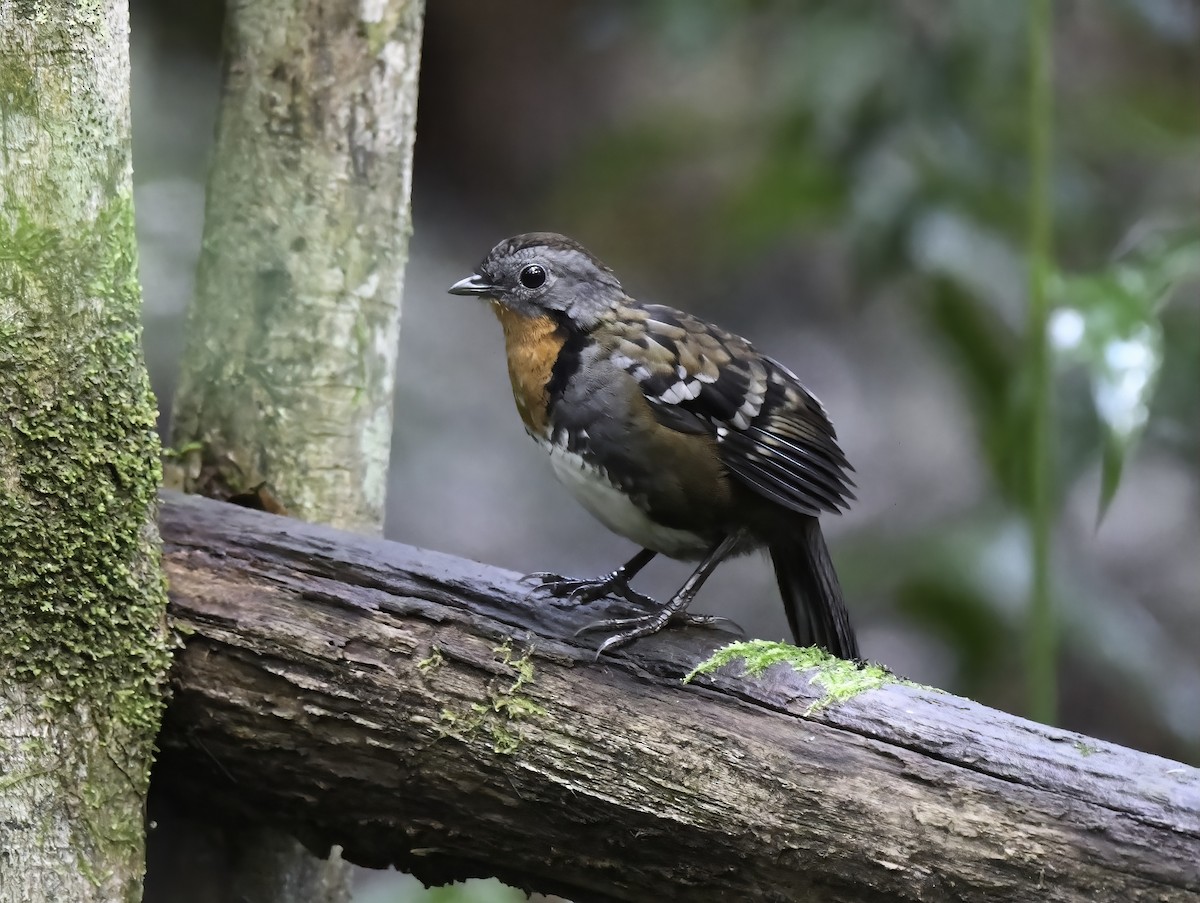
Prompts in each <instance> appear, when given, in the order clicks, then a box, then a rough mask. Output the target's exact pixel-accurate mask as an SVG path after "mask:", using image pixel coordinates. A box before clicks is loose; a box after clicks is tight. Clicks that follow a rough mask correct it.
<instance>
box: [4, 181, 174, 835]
mask: <svg viewBox="0 0 1200 903" xmlns="http://www.w3.org/2000/svg"><path fill="white" fill-rule="evenodd" d="M0 296H2V297H3V299H5V300H4V301H3V302H2V303H0V373H3V377H2V378H0V424H2V425H3V431H2V432H0V481H2V485H0V490H2V491H0V548H3V549H4V555H3V556H0V598H2V599H3V603H2V605H0V607H2V609H3V613H4V619H5V629H4V630H3V631H0V673H3V674H4V677H5V679H6V680H14V681H23V682H27V683H29V684H31V685H34V686H37V687H39V688H44V691H43V692H42V693H41V698H42V699H43V700H44V702H45V704H46V705H47V707H48V708H49V709H51V710H53V711H51V712H49V713H48V714H54V713H55V712H64V711H68V710H70V709H72V708H73V707H75V706H76V704H77V703H85V704H87V706H86V707H87V708H88V709H89V710H90V711H91V712H92V713H93V717H95V718H103V719H104V720H106V721H107V722H108V723H107V724H104V725H98V727H100V731H99V732H100V735H101V736H106V737H109V738H110V739H111V742H112V743H113V744H114V745H119V750H120V752H119V758H120V760H121V761H122V762H125V763H138V764H139V765H140V766H144V769H143V770H142V772H141V773H139V774H131V775H129V777H130V778H132V779H134V780H135V781H136V782H137V784H138V786H139V787H140V788H142V789H144V786H145V783H146V781H147V780H148V769H149V762H150V755H151V751H152V748H153V738H154V734H155V732H156V730H157V726H158V722H159V719H160V715H161V708H162V687H161V680H162V677H163V675H165V673H166V669H167V666H168V664H169V655H168V651H167V647H166V640H165V633H164V630H163V619H164V613H165V604H166V596H165V587H164V584H163V578H162V577H161V572H160V569H159V559H158V544H157V541H156V538H155V534H154V525H153V511H154V498H155V492H156V490H157V486H158V483H159V479H160V474H159V470H158V465H157V463H156V462H157V460H158V441H157V438H156V434H155V406H154V401H153V397H152V396H151V394H150V389H149V384H148V382H147V379H146V375H145V368H144V367H143V366H142V358H141V348H140V332H139V328H138V312H139V307H140V292H139V289H138V285H137V278H136V255H135V252H134V245H133V204H132V198H131V197H130V196H129V195H128V194H125V195H123V196H118V197H114V198H112V199H110V200H109V201H108V202H107V203H106V205H105V206H104V207H103V208H102V209H101V210H100V211H99V214H98V216H97V218H96V220H95V221H94V222H89V223H86V224H81V225H80V227H79V229H78V232H77V233H76V234H71V233H70V232H67V231H61V230H58V229H53V228H48V227H45V226H40V225H38V224H37V223H35V222H34V220H33V219H32V217H30V216H28V215H26V214H25V212H24V211H23V210H21V209H20V208H16V209H14V205H12V204H7V205H6V206H5V209H3V210H2V211H0ZM106 830H107V829H106Z"/></svg>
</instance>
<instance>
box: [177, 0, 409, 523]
mask: <svg viewBox="0 0 1200 903" xmlns="http://www.w3.org/2000/svg"><path fill="white" fill-rule="evenodd" d="M421 14H422V5H421V3H420V2H419V0H377V2H370V3H357V2H355V3H350V2H345V0H343V2H337V3H323V2H319V0H308V2H304V3H299V4H297V3H295V2H294V0H250V2H246V3H236V4H232V5H231V7H230V11H229V16H230V20H229V23H228V25H227V29H226V46H225V56H226V59H225V65H224V70H225V83H224V86H223V89H222V99H221V109H220V114H219V119H218V124H217V141H216V148H215V150H214V156H213V166H212V171H211V173H210V175H209V183H208V201H207V207H206V209H205V221H204V250H203V254H202V256H201V259H200V270H199V273H198V278H197V288H196V298H195V301H194V302H193V304H192V308H191V311H190V314H189V317H188V326H187V330H188V332H187V336H188V339H187V341H188V345H187V352H186V355H185V358H184V363H183V372H182V374H181V379H180V387H179V392H178V394H177V395H176V397H175V406H174V412H173V418H172V419H173V428H172V431H171V437H172V445H173V446H174V447H175V449H176V450H185V453H184V455H183V457H182V462H183V467H182V470H181V472H179V473H178V474H177V478H176V480H175V482H176V483H182V488H185V489H186V490H188V491H196V492H200V493H201V494H203V495H209V496H215V497H220V498H228V497H230V496H239V495H247V494H251V493H256V492H260V489H261V490H263V498H264V502H265V504H267V505H268V506H271V505H273V504H278V505H279V506H280V507H282V508H283V509H285V510H287V511H288V512H289V513H290V514H291V515H293V516H295V517H299V518H303V519H304V520H312V521H321V522H324V523H329V524H333V525H335V526H338V527H343V528H345V529H349V530H356V531H359V532H364V533H378V532H379V531H380V530H381V529H382V525H383V504H384V494H385V491H386V480H387V467H388V455H389V447H390V442H391V435H392V388H393V381H394V372H395V364H396V354H397V348H398V340H399V328H400V296H401V291H402V289H403V281H404V268H405V264H406V263H407V260H408V235H409V231H410V214H409V203H408V202H409V189H410V185H411V181H412V142H413V136H414V134H415V132H414V127H415V123H416V104H417V69H418V62H419V59H420V40H421V21H422V20H421ZM264 484H265V486H264Z"/></svg>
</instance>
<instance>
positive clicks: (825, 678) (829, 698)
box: [683, 640, 915, 714]
mask: <svg viewBox="0 0 1200 903" xmlns="http://www.w3.org/2000/svg"><path fill="white" fill-rule="evenodd" d="M735 662H740V663H741V665H742V671H741V676H742V677H755V676H757V675H759V674H762V673H763V672H764V671H766V670H767V669H768V668H772V667H774V666H775V665H789V666H791V668H792V669H793V670H795V671H798V672H800V673H802V674H806V675H807V676H808V678H809V679H810V680H811V681H812V683H813V684H814V685H815V686H817V687H820V688H821V689H822V690H823V691H824V695H823V696H822V697H821V698H820V699H818V700H817V701H816V702H814V703H812V705H810V706H809V707H808V709H807V711H806V712H805V714H811V713H812V712H816V711H819V710H821V709H824V708H828V707H829V706H831V705H834V704H836V703H840V702H845V701H846V700H848V699H853V698H854V697H855V696H858V695H859V694H861V693H865V692H867V691H868V690H875V689H878V688H879V687H884V686H888V685H891V684H906V685H909V686H915V684H912V683H911V682H910V681H906V680H904V679H902V678H899V677H897V676H896V675H894V674H892V672H890V671H888V670H887V669H886V668H884V667H883V666H882V665H876V664H869V663H859V662H848V661H845V660H843V659H840V658H838V657H837V656H834V655H830V654H829V653H828V652H826V651H824V650H823V649H818V648H817V647H815V646H806V647H797V646H791V645H789V644H787V643H774V642H769V641H767V640H747V641H745V642H739V643H730V644H729V645H728V646H722V647H721V648H720V649H718V650H717V651H716V652H714V653H713V654H712V655H711V656H710V657H709V658H708V659H707V660H705V661H703V662H701V663H700V664H699V665H697V666H696V667H695V668H693V669H692V671H691V673H689V674H688V675H687V676H686V677H685V678H684V679H683V682H684V683H688V682H690V681H691V680H692V679H693V678H695V677H696V675H698V674H711V673H713V672H714V671H717V670H718V669H720V668H724V667H725V666H727V665H732V664H734V663H735Z"/></svg>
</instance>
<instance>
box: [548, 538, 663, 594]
mask: <svg viewBox="0 0 1200 903" xmlns="http://www.w3.org/2000/svg"><path fill="white" fill-rule="evenodd" d="M657 554H658V553H657V552H654V551H652V550H650V549H642V550H641V551H640V552H638V553H637V554H636V555H634V556H633V557H632V558H630V559H629V560H628V561H627V562H625V563H624V564H623V565H621V566H620V567H619V568H617V569H616V570H615V571H613V572H612V573H611V574H609V575H608V576H607V577H599V578H595V579H592V580H574V579H571V578H569V577H563V576H561V575H559V574H530V575H529V577H528V578H527V579H534V580H537V581H538V589H541V590H545V591H546V592H548V593H550V595H552V596H556V597H558V598H560V599H569V600H570V601H572V602H579V603H583V602H594V601H595V600H596V599H602V598H604V597H605V596H607V595H608V594H609V593H616V594H617V595H618V596H621V597H622V598H623V599H626V600H628V601H629V602H633V603H634V604H635V605H641V606H643V607H645V608H654V607H655V606H656V605H657V604H658V603H657V602H655V601H654V600H653V599H651V598H650V597H649V596H646V595H643V594H642V593H639V592H637V591H636V590H634V589H633V588H632V587H631V586H630V585H629V581H630V580H632V579H633V578H634V577H635V576H636V575H637V573H638V571H640V570H641V569H642V568H644V567H645V566H646V565H648V564H649V563H650V561H651V559H653V558H654V556H655V555H657Z"/></svg>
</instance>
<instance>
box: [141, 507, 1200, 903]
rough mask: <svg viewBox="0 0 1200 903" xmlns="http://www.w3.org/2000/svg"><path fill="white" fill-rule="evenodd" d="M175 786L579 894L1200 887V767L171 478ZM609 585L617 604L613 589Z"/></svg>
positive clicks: (317, 829) (997, 896)
mask: <svg viewBox="0 0 1200 903" xmlns="http://www.w3.org/2000/svg"><path fill="white" fill-rule="evenodd" d="M160 524H161V529H162V533H163V536H164V540H165V542H166V568H167V573H168V576H169V578H170V581H171V594H172V611H171V614H172V618H173V622H174V625H175V627H176V629H177V630H178V631H179V632H180V634H181V635H182V636H183V638H184V641H185V648H184V649H183V650H182V652H181V653H180V654H179V656H178V658H177V662H176V669H175V675H174V680H175V698H174V703H173V705H172V707H171V709H170V712H169V713H168V718H167V724H166V727H165V728H164V732H163V735H162V737H161V738H160V744H161V747H162V758H161V761H160V765H159V770H158V773H157V775H156V780H157V781H159V786H160V787H162V788H166V789H168V790H169V791H170V792H171V793H172V794H174V795H175V796H176V797H177V798H178V799H180V800H184V801H188V802H189V804H190V805H191V806H192V807H197V808H204V809H216V810H219V811H222V812H225V813H228V814H232V815H235V816H241V817H245V818H247V819H250V820H256V821H262V820H268V821H271V822H273V823H275V824H277V825H280V826H286V827H287V828H288V830H291V831H293V832H295V833H296V834H297V835H298V836H300V837H302V838H303V839H304V840H305V841H306V842H307V843H308V844H309V845H310V847H312V848H313V849H316V850H318V851H320V850H324V849H327V848H328V847H329V846H330V845H331V844H341V845H342V846H343V847H344V850H345V856H346V857H347V858H349V859H351V860H352V861H357V862H360V863H363V864H366V865H372V866H383V865H387V864H389V863H394V864H397V865H400V866H402V867H404V868H406V869H409V870H411V871H412V872H414V873H415V874H416V875H417V876H418V877H420V878H422V880H425V881H427V882H432V883H440V882H445V881H449V880H455V879H461V878H465V877H469V876H473V875H496V876H497V877H500V878H502V879H504V880H506V881H508V882H509V883H512V884H515V885H518V886H522V887H525V888H531V889H538V890H546V891H554V892H560V893H564V894H569V895H570V896H571V897H572V898H573V899H576V900H645V899H652V898H663V897H664V896H666V897H669V898H670V899H690V900H710V899H718V898H719V899H742V900H777V899H783V898H788V899H794V898H809V897H814V898H815V897H819V898H821V899H825V900H834V901H851V900H867V899H869V900H872V901H879V900H914V899H921V900H927V901H937V900H961V899H979V900H1007V899H1017V898H1024V897H1027V896H1029V895H1030V893H1031V890H1030V889H1031V888H1034V887H1036V888H1037V892H1036V893H1037V896H1038V898H1039V899H1042V900H1077V899H1089V900H1101V901H1103V900H1114V901H1115V900H1121V901H1124V900H1130V899H1142V898H1147V899H1148V898H1153V899H1155V900H1184V899H1194V897H1195V895H1196V893H1197V892H1200V876H1198V875H1197V874H1196V871H1195V856H1194V853H1195V849H1196V846H1197V843H1200V772H1198V771H1197V770H1195V769H1192V768H1189V767H1187V766H1184V765H1180V764H1178V763H1175V762H1170V761H1168V760H1165V759H1160V758H1157V757H1154V756H1149V755H1145V754H1141V753H1137V752H1134V751H1131V750H1127V749H1123V748H1121V747H1117V746H1114V745H1112V744H1108V743H1104V742H1102V741H1100V740H1093V739H1090V738H1086V737H1082V736H1080V735H1077V734H1072V733H1068V732H1065V731H1061V730H1057V729H1054V728H1047V727H1042V726H1040V725H1036V724H1033V723H1030V722H1027V721H1024V720H1022V719H1019V718H1016V717H1013V716H1010V715H1006V714H1003V713H1000V712H997V711H993V710H990V709H986V708H984V707H982V706H979V705H976V704H974V703H971V702H969V701H967V700H964V699H959V698H956V697H953V696H950V695H947V694H942V693H938V692H936V691H932V690H928V689H924V688H919V687H913V686H908V685H902V684H899V683H894V684H890V685H885V686H883V687H880V688H878V689H875V690H872V691H871V692H870V693H868V694H865V695H860V696H857V697H854V698H851V699H849V700H846V701H841V702H838V703H836V704H831V703H830V700H829V699H828V698H826V697H825V695H824V691H823V690H822V688H821V686H819V685H818V684H817V683H816V682H814V681H813V680H812V679H811V678H812V677H813V674H812V673H811V672H809V673H808V674H804V673H796V672H795V671H793V670H792V669H791V668H790V667H787V666H777V667H775V668H772V669H771V670H769V671H767V672H765V673H764V674H763V675H761V676H759V677H753V678H751V677H739V676H737V673H736V672H737V668H736V667H734V668H733V669H732V670H730V669H724V670H723V671H721V672H718V673H717V674H716V675H714V676H711V677H707V678H701V679H699V680H698V681H697V684H696V685H684V684H682V683H681V681H680V678H681V677H682V675H684V674H686V673H687V672H688V671H689V670H690V669H691V668H692V667H693V666H694V665H695V664H696V663H698V662H699V661H700V660H701V659H702V658H704V657H705V655H706V652H707V647H708V646H710V645H711V644H712V640H713V637H712V635H711V634H709V633H703V632H697V631H672V632H670V633H669V634H668V635H666V636H659V637H655V638H652V639H650V640H647V641H643V642H639V643H638V644H636V645H635V646H634V647H633V648H632V649H630V650H629V651H628V652H627V653H622V654H620V655H618V656H615V657H612V658H605V659H604V660H603V661H602V662H600V663H594V662H593V655H594V654H593V652H592V651H591V650H589V649H585V648H582V647H580V646H578V645H576V644H575V642H574V641H573V640H572V639H571V637H572V634H573V631H574V630H575V629H576V628H577V627H578V626H579V625H580V624H581V623H583V622H585V621H587V620H590V619H591V618H593V617H596V616H597V615H598V614H601V613H603V611H604V609H603V608H602V607H595V606H591V607H589V608H588V609H587V610H585V611H583V612H580V611H576V610H574V609H571V608H563V607H559V606H556V605H554V604H551V603H549V602H546V601H538V602H533V601H530V600H529V599H528V598H527V597H528V593H529V591H528V587H527V586H525V585H522V584H520V583H519V582H517V581H516V580H515V579H514V578H513V576H512V575H511V574H508V573H506V572H503V571H497V570H495V569H492V568H488V567H485V566H483V565H478V564H473V563H470V562H466V561H462V560H459V559H454V558H451V557H448V556H444V555H439V554H436V553H431V552H423V551H420V550H416V549H412V548H409V547H406V546H401V545H398V544H394V543H386V542H382V541H380V540H373V539H365V538H361V537H352V536H350V535H349V534H345V533H340V532H338V531H335V530H332V529H330V528H326V527H320V526H314V525H307V524H302V523H300V522H297V521H293V520H289V519H286V518H281V517H274V516H271V515H266V514H262V513H259V512H252V511H246V510H242V509H238V508H235V507H232V506H229V505H226V504H221V503H218V502H213V501H210V500H205V499H201V498H195V497H182V496H178V495H175V494H167V495H164V500H163V508H162V514H161V518H160ZM613 605H614V607H615V605H616V603H613Z"/></svg>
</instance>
